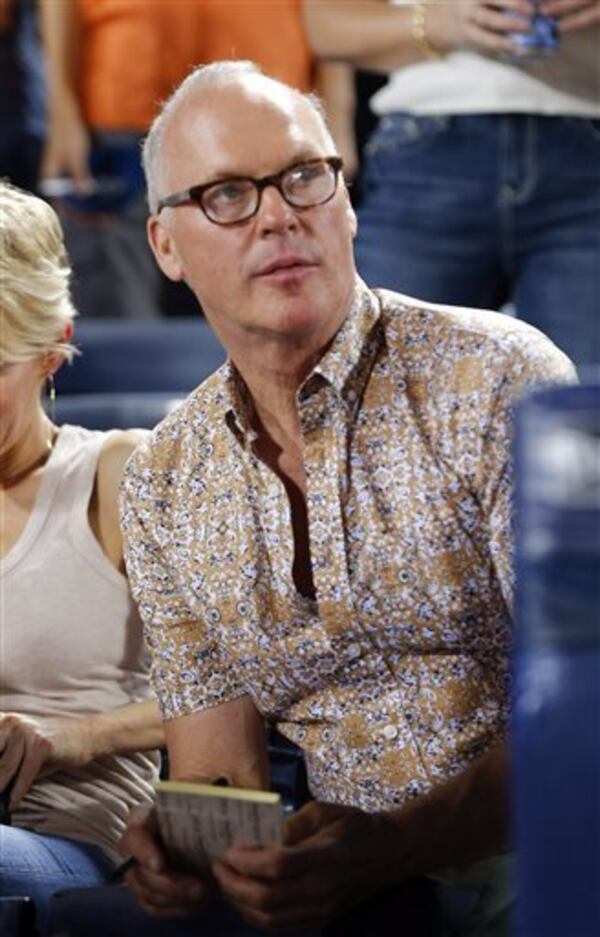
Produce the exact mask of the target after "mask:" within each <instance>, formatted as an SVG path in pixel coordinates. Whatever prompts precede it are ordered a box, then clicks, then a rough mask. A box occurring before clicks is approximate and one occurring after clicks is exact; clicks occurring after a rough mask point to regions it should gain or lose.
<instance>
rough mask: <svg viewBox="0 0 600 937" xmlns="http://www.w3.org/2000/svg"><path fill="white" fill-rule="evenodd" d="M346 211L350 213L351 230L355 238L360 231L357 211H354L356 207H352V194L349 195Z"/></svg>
mask: <svg viewBox="0 0 600 937" xmlns="http://www.w3.org/2000/svg"><path fill="white" fill-rule="evenodd" d="M346 212H347V213H348V224H349V225H350V232H351V234H352V238H353V239H354V238H355V237H356V233H357V231H358V221H357V218H356V212H355V211H354V208H353V207H352V202H351V201H350V196H348V204H347V205H346Z"/></svg>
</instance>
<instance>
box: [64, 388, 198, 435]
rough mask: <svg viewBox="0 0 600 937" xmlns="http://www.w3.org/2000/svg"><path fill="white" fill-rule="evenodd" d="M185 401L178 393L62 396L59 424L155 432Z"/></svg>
mask: <svg viewBox="0 0 600 937" xmlns="http://www.w3.org/2000/svg"><path fill="white" fill-rule="evenodd" d="M182 399H183V394H180V395H179V396H178V395H177V392H175V393H164V392H163V393H156V392H154V393H150V392H149V393H136V394H133V393H114V394H72V395H66V396H62V395H59V396H58V397H57V400H56V422H57V423H58V424H59V425H61V424H62V423H71V424H73V425H75V426H85V427H86V428H87V429H128V428H130V427H133V426H135V427H141V428H143V429H152V428H153V427H154V426H156V424H157V423H158V422H159V421H160V420H162V419H163V417H165V416H166V415H167V413H169V412H170V411H171V410H173V409H174V407H176V406H177V404H178V403H180V402H181V400H182Z"/></svg>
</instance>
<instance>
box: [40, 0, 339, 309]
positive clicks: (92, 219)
mask: <svg viewBox="0 0 600 937" xmlns="http://www.w3.org/2000/svg"><path fill="white" fill-rule="evenodd" d="M41 15H42V33H43V37H44V45H45V49H46V54H47V58H48V81H49V118H50V128H49V135H48V140H47V146H46V152H45V157H44V161H43V166H42V176H43V177H45V178H46V179H53V178H55V177H63V176H66V177H67V179H68V180H70V187H71V188H72V189H73V191H74V194H75V197H74V198H73V197H68V198H66V199H64V200H63V201H62V204H61V205H60V206H59V210H60V214H61V218H62V221H63V226H64V228H65V234H66V240H67V246H68V249H69V252H70V255H71V259H72V263H73V267H74V270H75V279H74V287H73V288H74V294H75V299H76V302H77V305H78V307H79V308H80V310H81V312H82V313H83V314H84V315H91V316H97V317H105V316H111V317H128V318H148V317H157V316H159V315H160V314H161V312H162V311H163V309H162V308H161V287H160V281H159V279H158V276H157V272H156V268H155V265H154V263H153V260H152V257H151V255H150V251H149V248H148V245H147V241H146V235H145V222H146V214H147V212H146V206H145V201H144V180H143V175H142V170H141V164H140V158H139V144H140V141H141V137H142V135H143V134H144V133H145V131H146V130H147V128H148V127H149V126H150V124H151V122H152V120H153V119H154V117H155V116H156V112H157V109H158V106H159V104H160V102H161V101H162V100H164V99H165V98H166V97H168V95H169V94H170V92H171V91H172V89H173V88H174V87H175V86H176V85H177V84H178V83H179V82H180V81H181V80H182V79H183V77H184V76H185V75H186V74H187V72H188V71H189V70H190V68H191V67H192V66H193V65H195V64H197V63H198V62H210V61H214V60H216V59H221V58H243V59H246V58H251V59H253V60H254V61H257V62H259V63H260V64H261V66H262V67H263V69H264V70H265V72H266V73H267V74H269V75H272V76H273V77H275V78H278V79H280V80H282V81H285V82H287V83H289V84H291V85H293V86H294V87H297V88H299V89H300V90H302V91H307V90H310V89H311V88H313V87H317V85H318V83H319V75H318V72H319V71H320V69H319V68H318V67H317V65H316V62H315V60H314V58H313V56H312V53H311V51H310V49H309V46H308V41H307V38H306V35H305V32H304V26H303V22H302V18H301V4H300V0H276V2H273V0H271V2H264V0H263V2H261V0H239V2H231V3H222V2H218V0H202V2H194V3H169V2H165V0H162V2H161V0H158V2H154V3H140V2H139V0H63V2H61V3H55V2H52V0H42V2H41ZM267 24H268V28H266V27H267ZM274 37H275V38H274ZM167 50H168V51H167ZM344 68H345V67H344V66H332V65H329V66H326V67H325V70H326V72H327V74H326V75H325V76H324V85H323V91H324V97H325V98H326V99H327V98H331V91H332V90H333V92H334V93H335V94H336V95H337V94H338V88H339V85H338V81H337V78H338V75H339V73H340V70H341V69H344ZM332 70H333V76H334V80H333V81H332ZM343 77H345V76H342V80H343ZM342 90H343V89H342ZM336 109H337V108H336ZM336 124H337V121H336ZM348 136H350V134H348ZM350 145H351V143H350ZM347 148H348V146H346V147H344V149H346V150H347ZM94 177H95V178H94ZM60 186H61V187H58V188H57V184H55V185H54V187H53V186H52V183H48V182H47V183H46V193H47V194H52V193H57V192H60V191H61V188H62V191H63V193H64V192H65V190H66V189H68V188H69V183H68V182H67V184H66V185H65V183H64V182H62V183H61V184H60ZM167 295H169V296H170V298H171V299H172V297H173V295H176V296H177V297H178V299H179V300H181V299H182V297H183V300H184V302H185V300H186V298H187V291H185V292H184V293H183V294H182V293H176V294H173V293H172V292H171V293H168V294H167ZM190 298H191V297H190ZM194 308H195V307H194ZM174 311H175V313H176V314H177V313H178V312H179V311H180V309H179V308H177V309H175V310H174Z"/></svg>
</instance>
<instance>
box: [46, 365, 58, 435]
mask: <svg viewBox="0 0 600 937" xmlns="http://www.w3.org/2000/svg"><path fill="white" fill-rule="evenodd" d="M46 388H47V392H48V416H49V417H50V419H51V420H52V422H53V423H56V385H55V383H54V375H53V374H49V375H48V377H47V378H46Z"/></svg>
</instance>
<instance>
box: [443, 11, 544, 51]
mask: <svg viewBox="0 0 600 937" xmlns="http://www.w3.org/2000/svg"><path fill="white" fill-rule="evenodd" d="M557 2H558V0H557ZM532 13H533V5H532V3H531V2H530V0H493V2H492V0H455V2H454V3H433V4H431V5H428V6H427V14H426V15H427V36H428V38H429V40H430V42H431V44H432V45H433V46H434V47H435V48H436V49H439V50H440V51H443V52H452V51H455V50H457V49H472V50H474V51H476V52H483V53H486V54H488V55H501V54H502V53H511V52H514V51H515V45H514V43H513V41H512V40H511V38H510V35H509V34H510V33H520V32H527V31H528V29H529V26H530V21H531V16H532Z"/></svg>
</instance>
